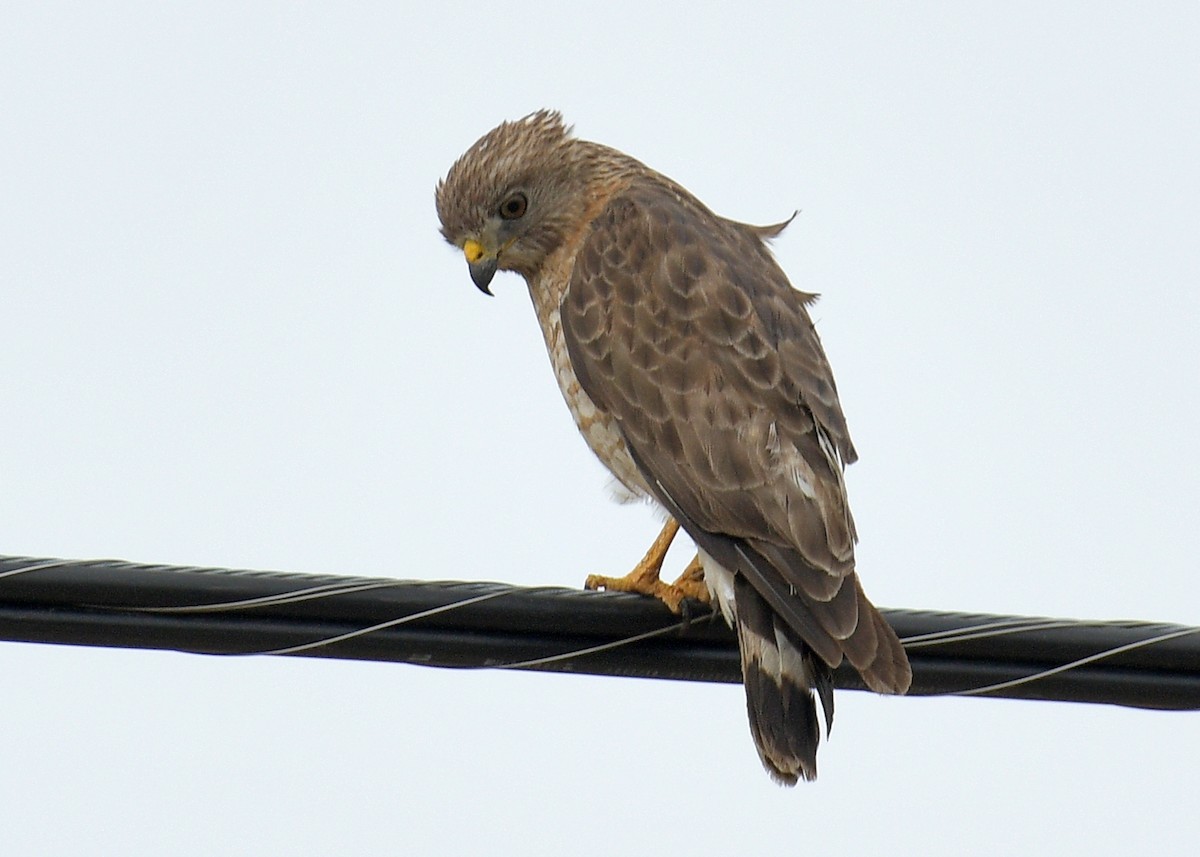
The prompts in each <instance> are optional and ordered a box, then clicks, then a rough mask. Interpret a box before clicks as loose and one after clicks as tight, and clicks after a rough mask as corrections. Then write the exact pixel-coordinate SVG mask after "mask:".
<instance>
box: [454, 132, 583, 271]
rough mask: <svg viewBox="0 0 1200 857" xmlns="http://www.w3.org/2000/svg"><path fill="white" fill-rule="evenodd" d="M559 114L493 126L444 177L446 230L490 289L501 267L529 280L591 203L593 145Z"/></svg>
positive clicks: (579, 220) (471, 267) (473, 269)
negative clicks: (573, 133) (577, 135)
mask: <svg viewBox="0 0 1200 857" xmlns="http://www.w3.org/2000/svg"><path fill="white" fill-rule="evenodd" d="M599 148H601V147H597V146H594V145H593V144H589V143H585V142H583V141H580V140H575V139H574V138H572V137H571V129H570V127H569V126H567V125H565V124H564V123H563V120H562V116H561V115H560V114H559V113H557V112H556V111H550V110H539V111H538V112H536V113H531V114H529V115H528V116H526V117H524V118H523V119H518V120H516V121H515V122H505V123H503V124H501V125H500V126H498V127H496V128H494V129H492V130H491V131H489V132H488V133H487V134H485V135H484V136H483V137H481V138H480V139H479V141H478V142H476V143H475V145H473V146H471V148H469V149H468V150H467V151H466V152H465V153H464V154H463V156H462V157H461V158H459V159H458V160H457V161H456V162H455V163H454V166H452V167H451V168H450V172H449V173H447V174H446V178H445V179H443V180H442V181H440V182H438V186H437V193H436V197H437V211H438V218H439V219H440V220H441V222H442V235H443V236H444V237H445V239H446V240H447V241H448V242H450V243H451V244H453V245H454V246H455V247H458V248H459V249H460V250H462V251H463V255H465V256H466V258H467V265H468V266H469V267H470V270H471V279H472V280H474V282H475V285H476V286H478V287H479V289H480V290H481V291H482V292H484V293H485V294H489V295H490V294H491V291H489V289H488V284H489V283H490V282H491V281H492V276H493V275H494V274H495V273H496V270H497V269H500V270H505V271H517V272H518V273H520V274H522V275H523V276H525V277H526V279H528V278H529V277H531V276H532V275H533V274H534V273H536V272H537V270H538V269H539V268H540V267H541V265H542V262H543V261H545V259H546V256H547V255H548V254H549V253H550V252H551V251H553V250H554V249H555V248H556V247H557V246H558V245H559V244H560V243H561V242H562V240H563V238H564V236H565V234H566V231H567V229H568V228H569V226H570V224H578V223H580V222H581V220H582V218H583V214H584V212H585V210H586V208H587V197H588V194H587V187H588V182H589V181H590V178H591V175H592V170H590V169H589V164H590V162H591V161H592V160H593V158H590V157H589V152H590V150H592V149H599Z"/></svg>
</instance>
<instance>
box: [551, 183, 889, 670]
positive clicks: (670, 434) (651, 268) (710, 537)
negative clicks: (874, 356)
mask: <svg viewBox="0 0 1200 857" xmlns="http://www.w3.org/2000/svg"><path fill="white" fill-rule="evenodd" d="M769 234H773V233H771V231H770V230H765V231H764V230H762V229H758V228H756V227H750V226H745V225H743V224H738V223H734V222H733V221H729V220H725V219H723V218H719V217H717V216H716V215H714V214H712V212H710V211H709V210H708V209H707V208H705V207H704V206H703V204H701V203H700V202H699V201H697V200H695V199H694V198H693V197H691V196H690V195H688V194H687V193H686V192H684V191H682V189H680V188H679V187H678V186H675V185H673V184H669V183H666V182H665V181H663V180H658V179H656V177H654V176H646V177H642V178H639V179H637V180H635V181H633V182H632V183H631V184H630V185H629V186H628V187H627V188H626V189H625V190H623V191H622V192H621V193H619V194H618V195H616V196H615V197H614V198H613V199H612V200H610V202H609V204H608V205H607V206H606V208H605V209H604V210H603V211H602V212H601V214H600V215H599V216H598V217H597V218H596V220H595V221H593V223H592V225H591V231H590V234H589V235H588V237H587V238H586V239H585V241H584V243H583V246H582V247H581V249H580V251H579V253H578V254H577V256H576V260H575V265H574V269H573V272H572V276H571V281H570V285H569V287H568V290H567V294H566V296H565V298H564V300H563V303H562V307H561V320H562V326H563V333H564V338H565V341H566V344H567V349H568V352H569V354H570V357H571V363H572V367H573V369H574V371H575V374H576V377H577V378H578V379H579V382H580V384H581V386H582V387H583V389H584V390H585V391H586V392H587V394H588V395H589V396H590V397H591V398H592V400H593V401H594V402H595V403H596V404H597V406H598V407H600V408H602V409H604V410H606V411H608V412H609V413H610V414H612V416H613V417H614V418H615V420H616V422H617V425H618V427H619V429H620V431H621V434H622V436H623V438H624V440H625V442H626V445H627V447H628V448H629V450H630V452H631V454H632V456H633V458H634V461H635V463H636V464H637V466H638V468H639V469H640V470H641V471H642V473H643V475H644V476H645V477H646V481H647V484H648V485H650V486H652V490H654V491H655V493H656V496H657V497H658V499H659V500H660V501H662V502H663V504H664V505H665V506H666V507H667V508H668V510H670V511H671V512H672V514H674V515H675V517H676V518H677V519H678V520H679V521H680V523H681V524H682V525H683V526H684V528H685V529H686V530H687V531H688V532H689V533H690V534H691V535H692V536H693V538H695V539H696V541H697V543H698V544H699V545H700V547H701V548H703V549H704V550H705V551H707V552H708V553H709V554H710V555H712V556H714V557H715V558H717V559H718V561H720V562H721V563H722V564H723V565H725V566H726V567H728V568H730V569H731V570H735V571H737V572H739V573H741V574H743V575H745V576H746V577H747V579H748V580H749V581H750V582H751V583H752V585H753V586H754V587H755V589H756V590H757V591H759V593H760V594H761V595H762V596H763V597H764V598H765V599H766V600H767V602H768V603H769V604H770V605H771V607H772V608H773V609H775V610H776V611H777V612H778V613H779V614H780V615H781V616H783V617H784V619H785V621H787V622H788V624H789V625H790V626H791V627H792V628H793V629H794V630H795V631H796V633H798V634H800V635H801V637H802V638H803V639H804V640H805V641H806V642H808V643H809V645H811V646H812V648H813V650H814V651H815V652H816V653H817V654H818V655H819V656H820V657H821V658H822V659H823V660H824V661H825V662H826V663H828V664H829V665H830V666H836V665H837V664H838V663H840V662H841V660H842V657H843V654H846V655H848V656H849V657H850V660H851V662H852V663H853V664H854V665H855V666H856V667H860V669H861V668H862V667H861V666H860V664H861V665H865V666H868V667H869V666H870V665H871V664H872V663H873V662H874V661H873V660H872V659H876V660H877V659H878V658H879V657H880V656H881V655H880V652H879V651H877V650H878V649H880V646H879V645H878V640H879V637H880V635H879V633H878V632H879V625H878V622H876V620H875V617H877V616H878V614H877V613H876V611H874V608H873V607H871V605H870V602H868V601H866V598H865V596H863V595H862V594H861V593H862V589H861V587H860V586H859V584H858V580H857V576H856V575H855V574H854V542H855V538H856V536H855V530H854V521H853V519H852V517H851V515H850V510H849V507H848V505H847V502H846V496H845V486H844V484H843V481H842V466H843V463H849V462H852V461H854V460H855V459H856V458H857V454H856V452H855V450H854V446H853V444H852V442H851V440H850V436H849V431H848V429H847V427H846V420H845V417H844V415H843V414H842V410H841V405H840V403H839V401H838V397H837V387H836V385H835V383H834V379H833V374H832V371H831V370H830V367H829V363H828V361H827V360H826V358H825V354H824V351H823V349H822V347H821V343H820V339H819V338H818V336H817V333H816V330H815V329H814V327H813V324H812V320H811V319H810V317H809V315H808V311H807V309H806V305H807V304H809V303H811V301H812V300H813V299H814V297H815V296H813V295H808V294H805V293H803V292H799V291H796V290H795V289H793V288H792V286H791V284H790V283H789V282H788V280H787V277H786V276H785V275H784V273H783V271H782V269H780V267H779V265H778V264H777V263H776V262H775V260H774V258H773V257H772V255H771V253H770V251H769V250H768V249H767V247H766V246H765V244H764V243H763V239H764V237H769ZM864 605H865V606H864ZM864 612H865V613H867V614H870V621H868V622H863V621H861V617H862V616H863V615H864ZM879 622H882V619H880V620H879ZM885 627H886V625H885ZM889 630H890V629H889ZM892 640H894V635H892ZM890 649H891V651H890V654H886V655H885V656H884V660H886V661H888V662H889V663H891V662H893V661H895V659H896V651H899V657H900V658H901V659H902V658H903V650H902V649H900V648H899V643H898V641H895V644H894V645H893V646H891V647H890ZM893 678H894V679H895V680H894V681H893V682H891V683H892V684H894V685H895V687H884V688H882V689H899V690H902V689H903V687H900V684H903V686H904V687H906V686H907V680H904V681H903V682H901V681H900V679H901V678H902V677H901V676H893ZM867 680H868V684H871V685H872V686H874V685H876V684H879V685H881V686H882V685H884V684H888V682H886V681H884V680H883V679H880V680H879V681H877V682H876V681H872V679H871V678H870V677H868V679H867ZM877 689H881V688H877Z"/></svg>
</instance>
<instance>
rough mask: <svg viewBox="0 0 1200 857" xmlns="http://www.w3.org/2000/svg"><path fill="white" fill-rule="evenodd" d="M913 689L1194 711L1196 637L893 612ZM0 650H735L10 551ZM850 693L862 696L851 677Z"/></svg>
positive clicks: (525, 603) (521, 609)
mask: <svg viewBox="0 0 1200 857" xmlns="http://www.w3.org/2000/svg"><path fill="white" fill-rule="evenodd" d="M882 612H883V614H884V616H885V617H886V618H887V620H888V621H889V622H890V623H891V624H892V626H893V627H894V628H895V629H896V632H897V633H898V634H899V635H900V637H901V639H902V640H904V643H905V647H906V649H907V650H908V654H909V658H910V660H911V661H912V667H913V685H912V690H911V691H910V693H911V694H914V695H921V696H924V695H934V694H956V695H964V694H966V695H984V696H1004V697H1014V698H1022V699H1050V700H1066V701H1075V702H1106V703H1113V704H1117V705H1129V706H1136V707H1140V708H1157V709H1177V710H1183V709H1200V628H1195V627H1185V626H1180V625H1166V624H1158V623H1150V622H1082V621H1074V620H1059V619H1040V618H1031V617H1018V616H992V615H984V614H964V613H944V612H935V611H926V610H883V611H882ZM0 640H10V641H18V642H35V643H65V644H71V645H84V646H112V647H119V648H144V649H173V650H178V651H184V652H196V653H201V654H220V655H245V654H277V655H283V654H286V655H300V656H305V657H329V658H348V659H357V660H382V661H397V662H402V663H411V664H421V665H425V666H439V667H457V668H492V669H500V668H508V669H536V670H549V671H555V672H574V673H589V674H594V675H619V676H638V677H644V678H670V679H682V680H688V681H718V682H738V681H740V680H741V673H740V667H739V661H738V653H737V642H736V639H735V637H734V635H733V633H732V632H731V631H730V630H729V629H728V628H727V627H726V626H725V623H724V621H722V620H720V619H714V618H713V617H712V615H711V614H710V613H709V611H708V608H707V607H704V606H703V605H695V609H694V610H693V612H692V615H691V616H690V617H689V618H685V619H683V620H681V619H680V618H679V617H676V616H672V615H671V614H670V613H669V612H668V611H667V610H666V608H665V607H663V606H662V605H661V604H659V603H658V602H657V601H654V600H653V599H649V598H641V597H638V596H634V595H622V594H615V593H597V592H585V591H582V590H574V589H560V588H527V587H515V586H508V585H505V584H498V583H462V582H431V581H405V580H389V579H380V578H365V577H339V576H328V575H321V576H318V575H309V574H284V573H278V572H261V571H229V570H224V569H208V568H185V567H177V566H164V565H136V564H133V563H126V562H119V561H114V560H88V561H77V560H59V559H30V558H27V557H0ZM835 681H836V683H837V685H838V686H839V687H845V688H857V689H861V688H862V684H861V682H860V681H859V679H858V676H857V674H856V673H855V672H854V671H853V670H852V669H849V668H848V667H845V666H843V668H842V669H840V670H838V671H837V674H836V678H835Z"/></svg>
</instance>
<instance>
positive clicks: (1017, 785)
mask: <svg viewBox="0 0 1200 857" xmlns="http://www.w3.org/2000/svg"><path fill="white" fill-rule="evenodd" d="M564 9H565V7H564V6H561V5H559V4H546V5H536V4H532V5H525V4H520V3H506V4H502V6H489V5H487V4H465V3H464V4H432V3H425V4H407V5H405V4H399V5H396V4H382V3H381V4H375V5H370V4H367V5H361V4H354V5H352V4H337V5H336V6H331V5H323V4H307V5H300V4H256V3H250V4H247V3H205V4H194V5H192V6H183V5H177V6H171V7H168V6H166V5H164V4H156V3H145V4H109V5H107V6H104V7H102V6H101V5H99V4H95V5H82V4H65V5H58V4H51V3H36V4H34V3H30V4H16V3H12V4H8V5H6V7H5V11H4V19H5V23H4V27H3V31H0V87H2V90H3V93H4V95H3V108H2V110H0V163H3V165H4V167H3V169H2V170H0V196H2V198H3V200H4V202H3V205H2V206H0V246H3V248H4V249H3V252H0V289H2V297H3V300H2V303H0V306H2V308H3V315H2V319H3V322H2V324H3V338H2V339H0V396H2V398H0V401H3V403H4V405H5V407H6V418H5V419H4V420H3V421H2V422H0V552H3V553H8V554H29V555H34V556H66V557H119V558H123V559H130V560H138V561H148V562H163V563H174V564H198V565H205V564H212V565H224V566H234V567H242V568H247V567H249V568H270V569H283V570H294V571H308V572H327V573H339V574H342V573H344V574H364V575H381V576H389V575H391V576H398V577H420V578H462V579H488V580H501V581H509V582H512V583H518V584H535V583H538V584H540V583H553V584H562V585H578V584H579V583H581V582H582V580H583V578H584V577H585V576H586V574H588V573H590V572H603V573H618V572H621V571H624V570H625V569H627V568H628V566H629V565H630V563H631V562H633V561H634V560H636V558H637V557H638V556H640V555H641V552H642V550H643V549H644V548H645V546H646V544H647V543H648V540H649V539H650V538H651V537H652V536H653V534H654V532H655V529H656V524H657V522H656V520H655V519H654V517H653V516H652V515H651V514H650V513H649V512H648V511H647V510H646V509H644V508H642V507H636V506H635V507H620V506H617V505H615V504H613V503H611V502H610V501H609V499H608V497H607V493H606V491H605V482H606V479H605V476H604V473H603V471H602V469H601V467H600V465H599V464H598V463H596V462H595V461H593V460H592V459H591V457H590V453H589V452H588V451H587V449H586V447H585V446H584V444H583V442H582V441H581V440H580V439H579V438H578V437H577V435H576V433H575V431H574V428H573V427H572V424H571V421H570V418H569V416H568V414H567V411H566V409H565V407H564V406H563V404H562V402H561V400H560V398H559V394H558V391H557V388H556V386H555V384H554V381H553V378H552V376H551V373H550V371H549V367H548V363H547V360H546V357H545V354H544V351H543V347H542V344H541V340H540V336H539V335H538V333H537V330H536V324H535V321H534V318H533V313H532V311H531V309H530V307H529V301H528V298H527V297H526V295H525V288H524V284H523V283H522V282H521V281H520V280H519V279H518V278H516V277H515V276H511V275H509V276H501V277H498V278H497V280H496V281H495V283H494V284H493V285H494V290H495V291H496V293H497V297H496V298H495V299H492V300H488V299H486V298H484V297H482V296H481V295H479V293H478V292H477V291H476V290H475V288H474V287H473V286H472V284H471V282H470V280H469V279H468V277H467V271H466V267H465V265H464V264H463V261H462V258H461V256H459V255H458V254H457V253H455V252H454V251H452V250H451V249H450V248H449V247H447V246H446V245H444V244H443V243H442V241H441V239H440V238H439V236H438V234H437V223H436V215H435V212H434V208H433V187H434V183H435V182H436V180H437V179H438V178H439V177H440V176H441V175H443V174H444V173H445V170H446V169H447V168H448V167H449V165H450V164H451V162H452V161H453V160H454V159H455V158H456V157H457V156H458V155H459V154H460V153H461V152H462V151H463V149H465V148H466V147H467V146H468V145H469V144H470V143H472V142H473V141H474V140H475V139H476V138H477V137H478V136H479V135H481V134H482V133H484V132H485V131H487V130H488V129H489V128H491V127H492V126H494V125H495V124H496V123H497V122H499V121H500V120H502V119H506V118H515V117H518V116H520V115H522V114H525V113H527V112H529V111H531V110H534V109H536V108H539V107H543V106H548V107H557V108H560V109H561V110H563V111H564V113H565V115H566V116H567V118H568V120H569V121H572V122H574V123H575V124H576V127H577V131H578V133H579V134H580V135H581V136H584V137H587V138H590V139H595V140H600V141H602V142H605V143H608V144H611V145H614V146H617V147H619V148H621V149H624V150H626V151H628V152H629V153H631V154H633V155H635V156H636V157H639V158H641V159H642V160H644V161H646V162H647V163H649V164H650V165H652V166H654V167H655V168H657V169H659V170H661V171H663V172H665V173H667V174H668V175H670V176H672V177H673V178H675V179H677V180H679V181H680V182H682V183H683V184H685V185H686V186H687V187H689V188H690V189H691V190H692V191H694V192H695V193H696V194H698V195H699V196H700V197H701V198H702V199H704V200H705V201H706V202H707V203H708V204H710V205H711V206H712V207H713V208H715V209H716V210H717V211H718V212H720V213H722V214H725V215H727V216H730V217H734V218H738V219H742V220H749V221H754V222H774V221H778V220H780V219H782V218H784V217H786V216H787V215H789V214H790V213H791V212H792V211H793V210H794V209H796V208H799V209H801V210H802V213H801V214H800V216H799V217H798V218H797V219H796V221H795V223H794V224H793V225H792V227H791V228H790V229H789V230H788V231H787V233H785V235H784V236H783V237H782V238H781V239H780V240H779V241H778V242H777V244H776V250H777V253H778V256H779V258H780V260H781V261H782V263H783V264H784V267H785V268H786V269H787V270H788V272H789V273H790V275H791V276H792V279H793V281H794V282H795V283H796V285H798V286H800V287H802V288H805V289H807V290H811V291H819V292H821V293H823V295H824V297H823V299H822V302H821V303H820V304H819V306H818V308H817V312H816V317H817V321H818V325H819V328H820V330H821V333H822V336H823V338H824V341H825V344H826V347H827V350H828V352H829V354H830V358H831V360H832V362H833V365H834V368H835V371H836V373H837V378H838V383H839V385H840V388H841V390H842V398H843V403H844V405H845V409H846V412H847V414H848V417H849V420H850V427H851V430H852V432H853V434H854V438H855V442H856V444H857V446H858V448H859V451H860V453H861V455H862V461H861V462H860V463H859V464H857V465H855V466H854V467H853V468H852V469H851V471H850V475H849V484H850V491H851V501H852V503H853V506H854V509H855V513H856V516H857V518H858V523H859V529H860V533H861V536H862V543H861V546H860V552H859V564H860V569H861V571H862V574H863V578H864V580H865V582H866V586H867V589H868V591H869V592H870V593H871V595H872V597H873V599H874V600H875V601H876V603H879V604H882V605H886V606H895V607H928V608H941V609H950V610H979V611H990V612H1013V613H1028V614H1042V615H1053V616H1071V617H1085V618H1145V619H1158V620H1171V621H1178V622H1183V623H1188V624H1197V623H1200V606H1198V605H1200V597H1198V596H1200V583H1198V582H1197V580H1198V578H1197V569H1196V557H1197V556H1198V555H1200V527H1198V526H1197V522H1198V520H1200V465H1198V463H1197V460H1198V457H1197V452H1198V446H1200V441H1198V440H1197V438H1200V393H1198V392H1197V378H1198V376H1200V337H1198V335H1197V332H1198V331H1200V292H1198V290H1197V283H1198V280H1200V249H1198V244H1200V242H1198V241H1197V236H1198V235H1200V161H1198V159H1197V157H1196V154H1197V152H1198V151H1200V110H1197V105H1198V104H1200V70H1198V66H1197V56H1200V7H1198V6H1197V5H1196V4H1195V3H1174V4H1171V3H1159V4H1138V5H1135V4H1095V3H1078V4H1071V3H1058V4H1044V3H1006V4H986V5H984V4H968V3H962V4H958V3H944V4H906V5H904V6H903V7H900V6H896V5H891V4H887V5H885V4H864V5H856V6H853V7H851V6H849V5H847V4H834V5H832V6H830V5H825V4H799V5H797V4H778V5H774V6H769V7H759V8H757V9H749V8H745V7H742V8H739V9H736V10H735V9H733V8H732V7H731V8H729V9H725V10H716V9H715V8H714V9H710V8H708V7H706V6H703V5H697V4H687V5H684V4H680V5H675V6H667V5H662V6H660V5H655V4H648V3H644V2H643V3H624V2H606V3H589V4H577V5H574V6H571V7H570V10H569V11H564ZM673 557H674V559H673V561H674V562H675V563H676V564H678V565H681V564H682V563H683V562H685V561H686V559H687V556H686V554H685V549H684V548H680V549H679V550H677V551H676V552H675V553H674V554H673ZM0 674H3V676H4V678H5V693H4V704H3V706H2V708H0V710H2V711H3V713H2V714H0V724H2V728H0V760H3V761H2V764H0V831H2V832H0V836H2V837H3V841H4V843H5V844H4V849H3V850H4V852H5V853H11V854H22V855H24V854H30V855H43V854H45V855H57V854H72V855H73V854H80V853H86V854H103V855H107V854H120V855H150V854H154V855H158V854H164V853H169V854H178V855H190V854H195V855H211V854H247V855H249V854H254V855H259V854H266V853H272V854H329V853H393V852H398V851H403V852H406V853H418V854H423V853H488V854H522V855H528V854H534V855H536V854H547V855H550V854H564V853H578V854H588V855H590V854H595V855H607V854H614V853H688V854H707V853H713V854H716V853H731V850H735V853H744V852H747V851H749V852H760V853H771V852H776V853H796V852H797V850H798V849H805V850H812V851H813V852H814V853H821V854H833V853H880V852H882V851H884V849H886V850H887V852H888V853H890V854H923V855H924V854H933V855H939V854H947V855H950V854H961V853H966V852H973V853H984V854H986V853H997V854H998V853H1012V852H1013V851H1014V850H1017V851H1020V852H1022V853H1064V852H1066V853H1092V854H1124V853H1131V852H1135V851H1136V852H1144V853H1153V852H1156V851H1162V852H1164V853H1167V852H1178V851H1179V850H1180V849H1181V848H1183V847H1185V846H1186V847H1191V845H1192V844H1194V843H1195V841H1197V839H1200V815H1198V814H1197V813H1196V812H1195V810H1194V807H1193V806H1192V803H1194V802H1193V801H1191V800H1190V799H1189V798H1187V795H1189V794H1191V791H1192V790H1193V786H1194V782H1193V781H1194V775H1195V770H1196V765H1197V763H1198V762H1200V717H1198V716H1197V715H1193V714H1156V713H1148V712H1141V711H1128V710H1121V709H1117V708H1105V707H1098V706H1082V705H1065V704H1046V703H1033V702H1003V701H985V700H971V699H884V698H877V697H874V696H871V695H867V694H862V693H842V694H840V695H839V699H838V722H837V728H836V729H835V730H834V734H833V738H832V740H831V741H830V742H829V743H828V744H826V745H825V746H824V747H823V749H822V754H821V779H820V780H819V781H818V782H817V783H815V784H810V785H802V786H801V787H798V788H796V789H793V790H781V789H779V788H777V787H775V786H774V785H773V784H772V783H771V782H770V781H769V780H768V778H767V777H766V775H765V774H764V773H763V772H762V770H761V768H760V767H759V763H758V760H757V758H756V757H755V754H754V750H753V746H752V744H751V741H750V738H749V734H748V731H747V728H746V724H745V715H744V711H743V704H744V703H743V698H742V692H741V689H740V688H737V687H734V686H702V685H688V684H683V683H666V682H652V681H638V680H618V679H602V678H587V677H570V676H548V675H524V674H509V673H503V674H496V673H484V672H477V673H457V672H443V671H436V670H428V669H421V668H416V667H406V666H396V665H387V664H355V663H341V662H322V661H316V660H312V661H308V660H299V659H283V658H245V659H236V658H231V659H218V658H206V657H200V656H192V655H183V654H173V653H145V652H121V651H106V650H98V649H97V650H89V649H81V648H59V647H47V646H30V645H15V644H0ZM639 805H640V806H644V810H641V809H638V808H637V807H638V806H639Z"/></svg>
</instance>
